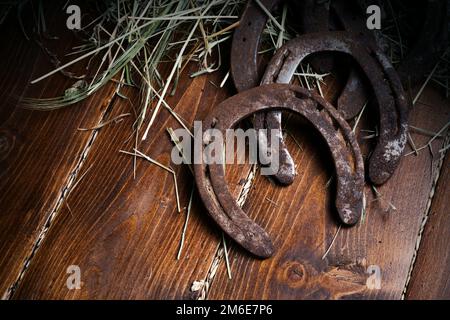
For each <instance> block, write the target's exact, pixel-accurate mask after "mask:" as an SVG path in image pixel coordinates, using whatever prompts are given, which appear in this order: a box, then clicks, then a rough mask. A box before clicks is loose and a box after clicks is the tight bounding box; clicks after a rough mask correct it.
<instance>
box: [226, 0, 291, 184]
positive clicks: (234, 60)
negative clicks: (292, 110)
mask: <svg viewBox="0 0 450 320" xmlns="http://www.w3.org/2000/svg"><path fill="white" fill-rule="evenodd" d="M280 2H281V0H263V1H261V3H262V5H263V6H264V7H266V9H267V10H269V11H273V10H274V8H275V7H276V6H277V5H278V4H279V3H280ZM267 19H268V17H267V15H266V13H265V12H264V11H263V10H262V9H261V8H260V6H258V5H257V4H256V2H254V1H249V2H248V3H247V6H246V8H245V10H244V13H243V14H242V16H241V20H240V24H239V27H238V28H237V29H236V30H235V32H234V35H233V43H232V45H231V75H232V77H233V81H234V85H235V87H236V89H237V90H238V91H239V92H240V91H244V90H247V89H250V88H254V87H257V86H258V85H259V84H260V80H261V76H262V75H263V73H264V68H263V67H264V66H263V65H261V64H260V61H259V59H258V47H259V43H260V40H261V35H262V32H263V30H264V27H265V25H266V22H267ZM280 121H281V119H280ZM278 140H279V141H278V144H279V146H280V160H279V161H280V167H282V168H283V170H280V171H279V172H278V173H277V174H276V175H274V176H273V177H274V178H275V179H276V180H277V181H278V182H279V183H281V184H283V185H288V184H291V183H292V182H293V181H294V178H295V164H294V160H292V157H291V155H290V154H289V151H288V150H287V148H286V144H285V142H284V139H283V136H282V135H280V136H279V137H278Z"/></svg>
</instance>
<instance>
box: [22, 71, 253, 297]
mask: <svg viewBox="0 0 450 320" xmlns="http://www.w3.org/2000/svg"><path fill="white" fill-rule="evenodd" d="M188 74H189V72H186V74H185V75H184V76H183V78H182V79H181V80H180V82H179V84H178V88H177V93H176V95H175V96H174V97H170V98H169V99H168V103H169V104H172V103H173V107H174V110H175V111H176V112H177V113H178V114H179V115H180V116H181V117H182V118H183V119H185V120H186V121H187V123H189V124H192V123H193V120H194V119H196V120H197V119H202V118H203V117H204V116H205V115H206V113H207V112H208V110H210V109H211V108H212V107H213V106H214V105H216V104H217V103H218V102H219V101H221V100H223V99H224V98H225V97H227V96H228V95H229V93H228V91H227V90H224V89H222V90H219V89H218V88H217V87H216V86H214V85H213V84H211V82H210V81H213V82H214V83H219V82H220V80H221V77H223V75H222V74H215V75H214V76H212V77H199V78H195V79H193V80H192V79H190V78H189V77H188ZM124 94H125V95H127V96H128V97H133V94H136V90H135V91H130V90H129V91H127V92H124ZM129 109H130V106H129V104H128V103H126V102H125V101H123V100H117V101H116V103H115V105H114V109H113V110H114V111H113V113H112V114H111V117H114V116H116V115H119V114H121V113H124V112H129V111H130V110H129ZM133 121H134V120H133V119H131V118H130V119H125V120H124V121H123V122H121V123H120V124H116V125H111V126H108V127H104V128H102V129H101V130H100V132H99V135H98V138H97V139H96V142H95V146H94V147H93V150H92V151H91V152H90V154H89V157H88V159H87V162H86V164H85V165H84V167H85V168H90V167H92V170H91V171H90V172H89V173H87V174H86V176H85V177H84V178H83V179H82V180H81V181H80V183H79V185H78V186H77V188H76V189H75V190H74V192H73V193H72V194H71V196H70V197H69V199H68V205H69V206H68V207H69V208H70V210H69V209H68V208H67V206H65V207H63V208H62V209H61V212H60V213H59V214H58V216H57V218H56V219H55V221H54V223H53V224H52V226H51V228H50V230H49V232H48V235H47V236H46V238H45V241H44V243H43V244H42V246H41V248H40V250H39V252H38V253H37V255H36V257H35V258H34V259H33V263H32V264H31V265H30V268H29V270H28V271H27V273H26V275H25V277H24V279H23V281H22V282H21V285H20V288H19V289H18V291H17V293H16V295H15V296H14V298H17V299H30V298H32V299H34V298H44V299H77V298H86V299H87V298H90V299H114V298H121V299H132V298H138V299H163V298H175V299H181V298H189V297H191V295H192V293H191V291H190V288H191V285H192V283H193V282H194V281H196V280H201V279H203V278H204V276H205V275H206V273H207V271H208V268H209V265H210V263H211V260H210V257H211V255H212V253H213V252H214V251H215V250H216V248H217V244H218V242H219V241H220V239H221V236H220V235H221V233H220V231H219V230H218V229H217V228H216V227H215V226H214V225H213V224H212V222H211V221H210V219H209V218H208V217H207V215H206V213H205V209H204V208H203V207H202V204H201V202H200V201H199V198H198V197H197V195H195V198H194V203H193V207H192V210H191V218H190V220H189V225H188V231H187V236H186V240H185V246H184V250H183V254H182V259H181V260H180V261H177V260H176V256H177V252H178V247H179V241H180V236H181V230H182V228H183V223H184V220H185V210H183V213H177V211H176V205H175V203H176V202H175V193H174V183H173V178H172V176H171V175H170V174H168V173H167V172H165V171H164V170H162V169H161V168H160V167H157V166H155V165H152V164H150V163H148V162H146V161H142V160H138V161H137V166H136V178H135V179H134V178H133V157H131V156H128V155H124V154H120V153H119V150H132V148H133V145H134V141H133V139H131V140H130V139H129V138H130V136H131V135H132V133H133V132H132V124H133ZM167 127H173V128H174V129H175V128H178V127H180V126H179V124H178V123H177V122H176V121H175V120H174V118H173V117H172V116H170V115H169V113H168V112H167V111H166V110H162V111H160V113H159V115H158V116H157V118H156V120H155V124H154V125H153V126H152V128H151V129H150V133H149V138H148V140H146V141H144V142H143V143H141V144H140V146H139V150H141V151H142V152H144V153H146V154H148V155H149V156H150V157H152V158H154V159H155V160H157V161H159V162H161V163H163V164H166V165H167V164H170V152H171V150H172V147H173V145H172V143H171V141H170V139H169V137H168V135H167V133H166V132H165V130H166V128H167ZM127 140H128V141H127ZM241 169H242V167H241V168H239V170H241ZM239 170H235V171H234V172H233V171H230V172H229V173H228V177H227V179H228V181H230V183H231V185H232V189H234V190H235V192H237V190H238V189H239V188H241V183H240V182H241V179H242V178H245V175H243V174H244V172H245V170H244V171H239ZM176 172H177V180H178V183H179V193H180V201H181V204H182V206H183V207H186V206H187V204H188V198H189V194H190V192H191V188H192V187H193V182H194V181H193V178H192V176H191V173H190V172H189V170H188V169H187V167H185V166H181V167H179V166H177V167H176ZM70 265H78V266H79V267H80V269H81V272H82V275H81V279H82V289H81V290H69V289H68V288H67V287H66V279H67V277H68V274H67V273H66V270H67V268H68V266H70Z"/></svg>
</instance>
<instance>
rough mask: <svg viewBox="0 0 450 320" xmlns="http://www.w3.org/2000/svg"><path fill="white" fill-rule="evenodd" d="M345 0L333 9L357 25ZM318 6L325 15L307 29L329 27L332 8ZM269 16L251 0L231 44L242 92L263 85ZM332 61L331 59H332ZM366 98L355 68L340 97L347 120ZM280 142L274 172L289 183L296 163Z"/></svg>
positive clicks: (272, 2) (272, 0)
mask: <svg viewBox="0 0 450 320" xmlns="http://www.w3.org/2000/svg"><path fill="white" fill-rule="evenodd" d="M281 1H282V0H263V1H261V2H262V4H263V6H264V7H265V8H267V10H269V11H270V12H273V11H274V10H275V8H276V7H277V6H278V5H279V4H280V2H281ZM306 2H307V3H305V4H304V6H306V7H308V8H309V7H312V8H314V4H315V2H316V1H315V0H307V1H306ZM344 2H345V1H338V3H337V4H336V5H335V6H334V7H333V9H334V11H335V12H336V13H338V14H339V16H340V21H341V24H342V25H344V27H345V26H346V27H348V28H354V27H355V25H357V24H358V23H359V22H353V19H354V16H350V15H349V14H346V12H345V10H341V9H342V7H344V6H345V5H346V4H344ZM291 3H292V4H293V5H294V6H295V7H297V9H294V11H296V12H297V11H299V9H300V8H299V7H298V3H297V2H296V1H292V2H291ZM316 8H317V11H318V12H319V13H322V14H320V15H319V16H320V17H319V18H313V19H312V20H313V21H311V19H309V20H308V21H307V22H306V23H303V29H304V31H305V32H309V31H313V30H321V29H324V28H328V23H327V21H326V20H328V18H329V17H328V16H329V12H328V9H326V8H325V5H324V4H322V5H318V6H317V7H316ZM299 12H300V14H301V15H302V16H303V17H308V15H306V14H302V12H303V13H304V12H306V11H305V10H300V11H299ZM267 19H268V17H267V14H266V13H265V12H264V11H263V10H262V9H261V8H260V7H259V6H258V5H257V4H256V3H255V2H254V1H248V3H247V6H246V8H245V10H244V12H243V14H242V16H241V20H240V26H239V27H238V28H237V29H236V30H235V32H234V35H233V41H232V46H231V75H232V78H233V81H234V84H235V87H236V89H237V90H238V92H241V91H244V90H246V89H250V88H253V87H256V86H258V85H259V84H260V80H261V78H262V75H263V68H262V67H264V66H263V65H262V64H260V63H259V61H258V46H259V43H260V40H261V35H262V32H263V30H264V27H265V25H266V23H267ZM325 19H326V20H325ZM324 26H325V27H324ZM324 30H325V29H324ZM317 58H320V60H315V61H316V62H317V64H319V63H320V62H322V63H323V62H324V61H325V64H329V65H331V63H327V61H328V60H330V59H328V60H327V59H325V58H327V57H317ZM313 61H314V60H313ZM328 62H331V60H330V61H328ZM258 64H259V65H258ZM366 100H367V93H366V91H365V89H364V86H363V85H362V84H361V81H360V76H359V74H358V72H357V71H356V70H355V69H352V71H351V72H350V74H349V78H348V81H347V84H346V86H345V87H344V89H343V91H342V93H341V95H340V97H339V99H338V103H337V107H338V109H339V110H340V111H341V113H342V115H343V116H344V118H345V119H351V118H353V117H354V116H355V115H357V114H358V113H359V111H360V110H361V108H362V107H363V105H364V103H365V102H366ZM272 120H273V122H274V123H273V126H275V127H277V128H280V127H281V117H280V118H279V119H278V118H276V119H275V118H272ZM280 132H281V131H280ZM278 145H279V146H280V154H279V155H280V159H279V162H280V166H281V168H282V170H280V171H279V172H278V174H276V175H274V178H275V179H276V180H277V181H278V182H279V183H281V184H284V185H288V184H291V183H292V182H293V180H294V177H295V164H294V161H293V160H292V157H291V155H290V154H289V151H288V150H287V148H286V145H285V143H284V139H283V137H282V135H280V136H279V137H278Z"/></svg>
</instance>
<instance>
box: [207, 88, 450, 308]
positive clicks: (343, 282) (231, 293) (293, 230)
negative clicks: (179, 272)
mask: <svg viewBox="0 0 450 320" xmlns="http://www.w3.org/2000/svg"><path fill="white" fill-rule="evenodd" d="M421 101H422V102H425V103H426V104H419V105H417V106H416V107H415V109H414V111H413V113H412V115H411V121H410V123H411V124H413V125H415V126H417V127H421V128H426V129H428V130H431V131H435V132H436V131H438V130H439V129H440V128H441V127H442V126H443V125H444V124H445V123H446V122H447V121H448V119H449V108H448V102H447V101H445V100H443V99H442V98H440V94H438V93H436V92H435V91H433V90H427V91H426V92H425V93H424V95H423V96H422V98H421ZM288 130H292V131H293V134H294V136H295V137H296V140H297V141H299V142H300V144H301V145H302V147H303V150H301V151H300V150H299V148H298V146H296V144H294V143H293V141H292V140H289V141H290V142H289V148H290V150H291V152H292V154H293V155H294V160H295V163H296V164H297V171H298V176H297V178H296V182H294V184H293V185H292V186H289V187H287V188H280V187H278V186H275V185H273V184H271V183H270V182H268V181H267V179H265V178H264V177H258V178H257V179H256V183H255V184H254V187H253V189H252V192H251V194H250V197H249V199H248V201H247V203H246V205H245V209H246V211H247V212H248V213H249V215H250V216H251V217H253V218H254V219H255V220H256V222H257V223H259V224H260V225H261V226H262V227H264V228H266V230H267V231H268V233H269V234H270V235H271V236H272V239H273V241H274V244H275V247H276V250H277V252H276V254H275V256H274V257H272V258H271V259H268V260H264V261H259V260H256V259H254V258H253V257H250V256H249V255H248V254H246V253H245V252H243V251H242V250H241V249H240V248H236V247H234V246H233V248H232V250H231V252H230V256H231V258H230V259H231V262H230V263H231V268H232V270H234V271H235V272H234V278H233V279H232V280H228V278H227V275H226V272H225V271H224V269H223V268H222V269H220V272H218V274H217V276H216V278H215V279H214V282H213V283H212V287H211V289H210V293H209V296H208V298H210V299H316V298H320V299H329V298H332V299H334V298H336V299H337V298H343V299H362V298H364V299H380V298H381V299H400V298H401V296H402V292H403V289H404V286H405V283H406V280H407V277H408V273H409V268H410V264H411V261H412V258H413V254H414V248H415V243H416V239H417V236H418V234H419V229H420V226H421V223H422V219H423V217H424V215H425V212H426V205H427V201H428V197H429V195H430V190H431V187H432V181H433V177H434V175H435V174H436V173H437V172H436V164H437V161H436V160H435V159H431V156H430V154H429V152H428V151H427V150H425V151H422V152H420V153H419V155H418V156H408V157H405V158H404V159H403V160H402V162H401V164H400V167H399V168H398V169H397V171H396V173H395V174H394V176H393V177H392V179H391V180H390V181H389V182H388V183H386V184H385V185H384V186H382V187H379V188H378V189H377V190H378V192H379V193H380V194H382V198H381V199H378V200H375V199H374V195H373V194H372V192H371V190H370V188H366V196H367V212H366V217H365V219H364V221H362V222H361V223H359V224H358V225H357V226H356V227H354V228H342V229H341V230H340V231H339V233H338V235H337V238H336V241H335V242H334V244H333V246H332V247H331V250H330V252H329V253H328V255H327V256H326V257H325V259H322V257H323V255H324V254H325V252H326V250H327V248H328V247H329V246H330V244H331V243H332V239H333V237H334V235H335V234H336V232H337V227H338V223H337V222H336V219H335V217H336V213H335V210H334V209H333V199H334V197H333V195H332V194H333V192H332V190H333V189H329V188H327V181H328V180H329V178H330V177H331V175H332V172H333V170H332V165H331V160H330V157H329V156H328V154H327V152H326V151H325V150H324V146H323V143H322V145H320V144H318V143H317V141H319V140H318V138H317V137H315V136H314V135H313V134H312V133H311V132H310V131H311V130H308V129H306V128H304V127H299V125H298V123H297V127H294V128H292V129H289V128H288ZM413 137H414V140H415V143H416V145H417V146H420V145H422V144H424V143H425V142H426V141H427V140H428V139H429V137H423V136H420V135H416V134H413ZM360 140H361V139H360ZM361 142H362V140H361ZM441 145H442V140H439V141H436V142H435V144H433V149H434V150H438V149H439V148H440V146H441ZM330 165H331V167H330ZM267 199H270V200H271V201H270V202H269V201H268V200H267ZM272 202H273V203H275V204H276V206H275V205H273V203H272ZM389 203H391V204H393V205H394V206H395V207H396V210H393V209H392V208H391V207H390V204H389ZM371 265H376V266H378V267H379V268H380V271H381V289H373V290H369V289H368V287H367V286H366V281H367V278H368V277H369V275H368V274H366V271H367V268H368V267H369V266H371Z"/></svg>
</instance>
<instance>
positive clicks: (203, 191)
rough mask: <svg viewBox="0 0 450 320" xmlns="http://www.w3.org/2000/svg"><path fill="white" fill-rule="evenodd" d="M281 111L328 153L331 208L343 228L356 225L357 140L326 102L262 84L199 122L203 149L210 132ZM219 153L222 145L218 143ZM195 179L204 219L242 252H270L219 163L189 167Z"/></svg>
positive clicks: (360, 181) (360, 182)
mask: <svg viewBox="0 0 450 320" xmlns="http://www.w3.org/2000/svg"><path fill="white" fill-rule="evenodd" d="M275 109H277V110H284V111H289V112H293V113H296V114H299V115H301V116H303V117H304V118H305V119H307V120H308V121H309V122H310V123H311V124H312V125H313V127H314V128H315V129H317V130H318V131H319V133H320V134H321V136H322V137H323V138H324V140H325V141H326V143H327V145H328V147H329V148H330V150H331V155H332V158H333V161H334V164H335V168H336V173H337V192H336V200H335V205H336V208H337V211H338V214H339V217H340V219H341V220H342V222H343V223H344V224H346V225H354V224H355V223H357V222H358V220H359V218H360V216H361V212H362V210H363V197H364V165H363V159H362V156H361V152H360V149H359V146H358V144H357V141H356V138H355V136H354V134H353V132H352V130H351V128H350V127H349V125H348V124H347V122H346V121H345V120H344V119H343V118H342V116H341V115H340V114H339V112H338V111H337V110H336V109H335V108H334V107H333V106H332V105H331V104H330V103H328V102H327V101H326V100H324V99H323V98H322V97H320V96H318V95H317V94H315V93H313V92H310V91H308V90H306V89H304V88H301V87H298V86H294V85H289V84H270V85H262V86H259V87H255V88H253V89H249V90H246V91H243V92H241V93H239V94H237V95H235V96H232V97H230V98H228V99H227V100H225V101H223V102H222V103H220V104H219V105H218V106H216V107H215V108H214V109H213V111H212V112H211V113H210V114H209V115H208V116H207V118H206V119H205V120H204V122H203V132H201V134H202V136H201V138H202V141H203V145H204V146H205V147H207V146H208V145H209V144H211V143H212V140H211V139H212V138H211V135H209V134H208V130H209V129H210V128H214V129H217V130H219V131H220V132H221V133H222V134H223V135H224V136H225V130H226V129H229V128H233V127H235V126H236V124H237V123H238V122H240V121H241V120H243V119H245V118H246V117H249V116H251V115H253V114H255V113H258V112H261V111H263V112H264V111H266V112H267V111H273V110H275ZM219 147H220V148H221V150H218V151H217V153H218V154H222V152H223V151H224V150H223V148H224V147H223V145H222V144H220V145H219ZM194 171H195V180H196V183H197V187H198V190H199V193H200V196H201V198H202V200H203V203H204V205H205V207H206V209H207V211H208V213H209V215H210V216H211V217H212V218H213V219H214V220H215V222H216V223H217V224H218V225H219V226H220V227H221V228H222V230H223V231H225V232H226V233H227V234H228V235H229V236H230V237H231V238H233V239H234V240H235V241H236V242H237V243H239V244H240V245H241V246H242V247H244V248H245V249H247V250H248V251H250V252H251V253H253V254H254V255H256V256H258V257H261V258H268V257H270V256H271V255H272V254H273V252H274V247H273V244H272V241H271V239H270V237H269V235H268V234H267V232H266V231H265V230H264V229H263V228H261V227H260V226H259V225H258V224H256V223H255V222H254V221H253V220H251V219H250V218H249V217H248V216H247V215H246V214H245V212H244V211H243V210H242V209H241V208H240V207H239V205H238V204H237V202H236V201H235V199H234V198H233V196H232V195H231V193H230V190H229V189H228V186H227V184H226V182H225V177H224V166H223V164H222V163H213V164H205V163H204V162H203V161H202V163H201V164H195V165H194Z"/></svg>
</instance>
